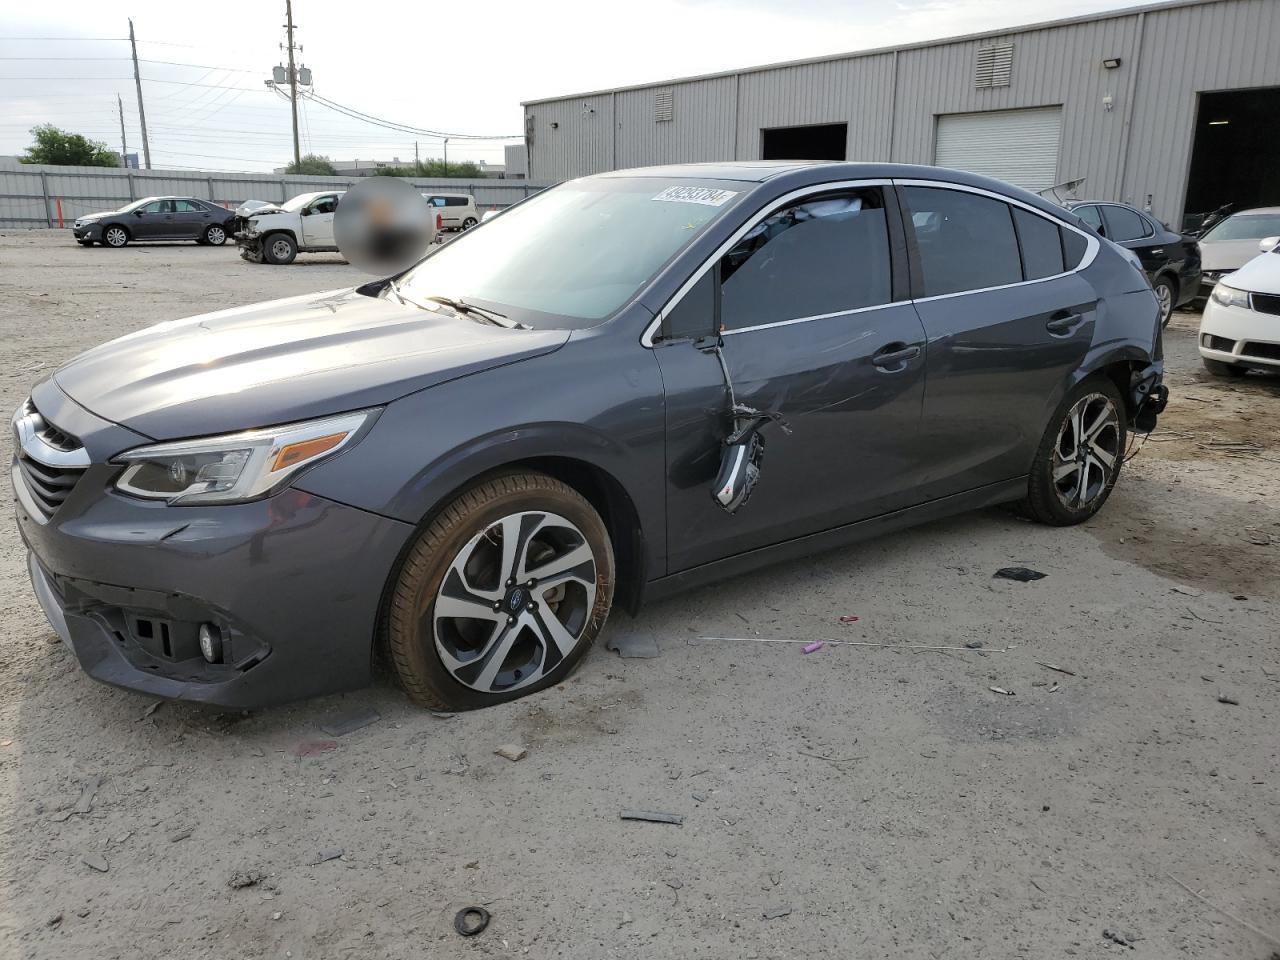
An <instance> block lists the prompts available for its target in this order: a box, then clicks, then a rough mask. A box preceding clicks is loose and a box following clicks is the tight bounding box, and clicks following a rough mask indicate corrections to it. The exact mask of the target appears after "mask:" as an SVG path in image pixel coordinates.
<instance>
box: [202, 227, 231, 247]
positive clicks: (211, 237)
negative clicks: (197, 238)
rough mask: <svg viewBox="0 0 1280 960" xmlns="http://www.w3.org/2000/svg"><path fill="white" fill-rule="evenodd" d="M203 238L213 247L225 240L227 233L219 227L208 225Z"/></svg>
mask: <svg viewBox="0 0 1280 960" xmlns="http://www.w3.org/2000/svg"><path fill="white" fill-rule="evenodd" d="M205 238H206V239H207V240H208V241H209V242H210V243H212V244H213V245H214V246H215V247H218V246H222V244H223V243H225V242H226V239H227V234H226V231H225V230H223V229H222V228H221V227H210V228H209V229H208V231H207V232H206V233H205Z"/></svg>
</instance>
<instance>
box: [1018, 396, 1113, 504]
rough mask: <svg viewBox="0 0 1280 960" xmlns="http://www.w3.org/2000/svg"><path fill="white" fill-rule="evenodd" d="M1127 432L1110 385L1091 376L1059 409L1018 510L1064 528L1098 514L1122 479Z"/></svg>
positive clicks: (1043, 442)
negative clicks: (1121, 471)
mask: <svg viewBox="0 0 1280 960" xmlns="http://www.w3.org/2000/svg"><path fill="white" fill-rule="evenodd" d="M1127 435H1128V431H1127V428H1126V426H1125V411H1124V400H1123V399H1122V398H1121V396H1120V391H1119V390H1117V389H1116V386H1115V384H1114V383H1112V382H1111V381H1110V380H1108V379H1107V378H1106V377H1102V376H1094V377H1090V378H1088V379H1087V380H1085V381H1083V382H1082V383H1079V384H1077V385H1076V386H1075V388H1074V389H1073V390H1072V391H1071V392H1070V393H1068V394H1067V396H1066V399H1064V400H1063V401H1062V403H1061V404H1059V406H1058V409H1057V411H1056V412H1055V413H1054V415H1053V418H1052V419H1051V420H1050V421H1049V426H1048V428H1047V429H1046V430H1045V432H1044V437H1043V438H1042V439H1041V441H1040V446H1039V448H1038V449H1037V450H1036V456H1035V460H1034V461H1033V462H1032V465H1031V476H1030V478H1029V480H1028V482H1027V496H1026V499H1024V500H1023V501H1022V502H1021V503H1020V504H1019V507H1020V508H1021V511H1022V512H1023V513H1024V514H1026V515H1027V516H1029V517H1031V518H1032V519H1034V520H1039V521H1040V522H1041V523H1048V524H1052V525H1054V526H1059V527H1064V526H1070V525H1071V524H1075V523H1083V522H1084V521H1085V520H1088V519H1089V518H1090V517H1092V516H1093V515H1094V514H1095V513H1097V512H1098V511H1099V510H1101V509H1102V505H1103V504H1104V503H1106V502H1107V497H1109V496H1110V495H1111V490H1112V488H1113V487H1114V486H1115V484H1116V479H1117V478H1118V477H1119V476H1120V467H1121V465H1122V464H1123V462H1124V448H1125V441H1126V439H1127Z"/></svg>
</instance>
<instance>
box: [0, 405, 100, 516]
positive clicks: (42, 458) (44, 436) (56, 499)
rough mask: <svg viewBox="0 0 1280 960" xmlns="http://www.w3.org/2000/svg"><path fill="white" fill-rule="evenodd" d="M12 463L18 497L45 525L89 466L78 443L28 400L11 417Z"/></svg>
mask: <svg viewBox="0 0 1280 960" xmlns="http://www.w3.org/2000/svg"><path fill="white" fill-rule="evenodd" d="M13 430H14V440H15V443H14V461H15V463H16V464H17V467H18V470H17V474H18V476H17V477H15V480H18V479H19V478H20V482H21V483H22V488H23V489H22V490H21V491H19V493H20V494H21V493H25V494H27V496H26V497H21V496H20V497H19V499H21V500H23V501H24V504H25V505H26V506H27V507H28V508H30V509H31V512H32V513H33V514H35V515H36V516H37V519H39V520H43V521H47V520H48V519H49V518H50V517H52V516H53V514H54V512H55V511H56V510H57V509H58V508H59V507H60V506H62V504H63V503H64V502H66V499H67V497H69V496H71V491H72V490H74V489H75V486H76V483H77V482H79V480H80V477H81V476H82V475H83V474H84V472H85V469H86V468H87V467H88V466H89V457H88V454H87V453H86V452H85V450H84V447H83V446H82V445H81V444H80V441H79V440H78V439H76V438H75V437H73V436H72V435H71V434H69V433H67V432H66V431H65V430H62V429H60V428H59V427H57V426H55V425H54V424H52V423H49V422H48V421H46V420H45V419H44V417H43V416H42V415H41V414H40V411H39V410H37V409H36V407H35V404H33V403H32V402H31V400H30V399H28V400H27V401H26V403H24V404H23V405H22V406H21V407H20V408H19V409H18V412H17V413H16V414H14V417H13Z"/></svg>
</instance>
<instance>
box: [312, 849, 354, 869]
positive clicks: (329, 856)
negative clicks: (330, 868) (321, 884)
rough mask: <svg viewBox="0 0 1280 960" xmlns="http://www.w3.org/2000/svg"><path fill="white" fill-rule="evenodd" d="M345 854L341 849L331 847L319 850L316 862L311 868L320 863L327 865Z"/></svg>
mask: <svg viewBox="0 0 1280 960" xmlns="http://www.w3.org/2000/svg"><path fill="white" fill-rule="evenodd" d="M344 853H346V851H345V850H343V849H342V848H341V847H332V848H330V849H328V850H321V851H320V852H319V853H317V854H316V862H315V863H313V864H312V866H313V867H314V866H318V865H319V864H322V863H328V862H329V861H330V860H338V859H340V858H341V857H342V855H343V854H344Z"/></svg>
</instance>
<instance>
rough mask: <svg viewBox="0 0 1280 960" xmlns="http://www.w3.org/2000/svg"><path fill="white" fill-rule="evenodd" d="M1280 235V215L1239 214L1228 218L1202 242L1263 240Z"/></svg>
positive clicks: (1205, 236)
mask: <svg viewBox="0 0 1280 960" xmlns="http://www.w3.org/2000/svg"><path fill="white" fill-rule="evenodd" d="M1277 235H1280V213H1252V214H1250V213H1238V214H1236V215H1235V216H1234V217H1227V219H1225V220H1223V221H1222V222H1221V223H1220V224H1218V225H1217V226H1216V227H1214V228H1213V229H1212V230H1210V231H1209V232H1208V233H1206V234H1205V235H1204V236H1203V237H1201V238H1200V239H1201V240H1261V239H1262V238H1263V237H1274V236H1277Z"/></svg>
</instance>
